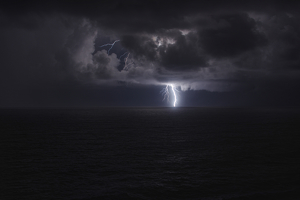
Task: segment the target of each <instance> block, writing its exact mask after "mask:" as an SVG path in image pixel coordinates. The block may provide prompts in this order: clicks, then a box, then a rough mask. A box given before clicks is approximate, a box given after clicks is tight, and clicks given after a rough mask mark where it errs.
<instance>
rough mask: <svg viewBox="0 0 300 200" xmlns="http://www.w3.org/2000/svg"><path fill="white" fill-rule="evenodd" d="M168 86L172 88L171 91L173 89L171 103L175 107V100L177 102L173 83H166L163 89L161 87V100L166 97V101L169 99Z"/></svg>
mask: <svg viewBox="0 0 300 200" xmlns="http://www.w3.org/2000/svg"><path fill="white" fill-rule="evenodd" d="M169 87H171V88H172V91H173V95H174V103H173V106H174V107H175V106H176V102H177V96H176V91H177V90H176V87H174V85H173V84H168V85H166V87H165V88H164V89H162V90H161V91H160V93H161V94H162V95H163V97H164V98H163V100H165V99H167V101H169V100H170V92H169Z"/></svg>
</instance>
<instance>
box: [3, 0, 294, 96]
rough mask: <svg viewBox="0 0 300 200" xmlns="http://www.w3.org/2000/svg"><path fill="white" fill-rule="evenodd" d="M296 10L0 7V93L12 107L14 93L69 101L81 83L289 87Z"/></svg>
mask: <svg viewBox="0 0 300 200" xmlns="http://www.w3.org/2000/svg"><path fill="white" fill-rule="evenodd" d="M298 9H299V3H297V2H286V1H285V3H284V2H283V1H282V2H281V1H276V2H271V1H269V2H268V1H264V2H261V1H243V2H241V1H227V2H224V1H209V2H203V1H201V2H196V1H189V0H188V1H184V2H179V3H178V2H177V1H158V0H157V1H134V0H129V1H117V0H114V1H85V2H84V3H83V2H82V1H49V2H42V1H23V2H14V1H9V2H8V1H7V2H2V3H0V29H1V32H0V42H1V46H0V64H1V67H0V73H1V74H0V83H1V85H0V90H1V92H3V94H6V95H5V96H7V97H5V98H6V100H7V102H9V101H10V100H11V99H16V97H17V96H18V95H21V94H22V95H23V97H25V96H26V94H27V95H28V96H32V98H29V97H28V99H29V100H28V101H30V99H34V97H39V94H43V96H47V97H49V96H51V94H53V95H54V96H60V95H63V94H64V93H65V94H68V92H66V91H73V92H70V96H72V97H75V96H76V95H73V94H74V93H75V92H74V91H77V90H78V91H80V92H79V93H81V94H83V93H84V92H83V90H84V89H82V88H85V87H84V86H83V85H87V84H88V85H89V87H90V86H91V85H97V86H99V87H100V85H101V86H107V85H123V84H125V85H126V84H129V85H130V84H144V85H164V84H166V83H169V82H172V83H173V84H175V85H176V86H178V87H181V89H182V90H184V91H186V90H189V89H191V90H209V91H214V92H215V91H229V90H234V91H246V90H247V91H252V90H255V89H253V88H259V87H261V88H264V87H266V88H275V87H278V85H280V82H281V81H282V82H283V83H288V84H287V85H289V86H288V87H289V88H293V85H294V84H295V83H297V82H298V81H299V80H300V75H299V72H298V70H299V69H300V28H299V23H300V15H299V14H298ZM116 40H120V42H117V43H116V44H115V46H113V47H112V46H110V45H107V46H105V47H101V46H102V45H103V44H112V43H113V42H114V41H116ZM111 47H112V48H111ZM109 48H111V50H110V52H108V49H109ZM262 80H263V81H262ZM290 80H293V81H290ZM269 82H272V84H269ZM275 82H276V84H275ZM273 83H274V84H273ZM290 83H291V84H290ZM249 88H250V89H249ZM295 88H297V87H295ZM85 89H86V88H85ZM42 90H43V91H44V92H41V91H42ZM266 90H267V89H266ZM283 90H284V89H281V91H283ZM45 91H49V95H46V93H47V92H45ZM54 91H60V92H54ZM93 91H94V90H93ZM270 91H273V90H270ZM275 91H276V90H274V93H272V94H275ZM291 91H292V89H291V90H289V92H288V94H292V92H291ZM107 94H108V93H107ZM253 94H254V95H255V94H258V93H255V92H253ZM22 95H21V96H22ZM110 95H111V94H110ZM67 96H68V95H67ZM271 96H272V95H271ZM70 98H71V97H70ZM70 98H66V99H70ZM37 99H39V98H37ZM40 99H41V98H40ZM49 99H51V98H50V97H49ZM57 99H59V98H57ZM3 101H4V100H3ZM45 101H46V100H45ZM57 101H59V100H57ZM66 101H67V100H66Z"/></svg>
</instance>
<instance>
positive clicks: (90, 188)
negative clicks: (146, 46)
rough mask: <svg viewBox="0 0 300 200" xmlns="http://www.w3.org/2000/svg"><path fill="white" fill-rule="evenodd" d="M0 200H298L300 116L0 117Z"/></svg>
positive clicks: (208, 112) (187, 111)
mask: <svg viewBox="0 0 300 200" xmlns="http://www.w3.org/2000/svg"><path fill="white" fill-rule="evenodd" d="M0 132H1V134H0V148H1V151H0V156H1V157H0V158H1V160H0V162H1V164H0V167H1V177H0V180H1V190H0V191H2V192H1V193H0V199H1V200H2V199H3V200H6V199H74V200H81V199H89V200H96V199H100V200H102V199H104V200H105V199H171V200H172V199H203V200H221V199H224V200H225V199H226V200H237V199H300V179H299V176H300V148H299V146H300V109H299V108H281V109H278V108H276V109H275V108H274V109H273V108H94V109H93V108H90V109H80V108H78V109H1V110H0Z"/></svg>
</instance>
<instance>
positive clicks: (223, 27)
mask: <svg viewBox="0 0 300 200" xmlns="http://www.w3.org/2000/svg"><path fill="white" fill-rule="evenodd" d="M212 18H213V20H216V23H218V24H220V25H219V27H214V28H210V29H205V30H202V31H200V33H199V38H200V45H201V46H203V49H204V50H205V51H206V52H207V53H208V54H209V55H211V56H216V57H232V56H236V55H239V54H242V53H244V52H246V51H249V50H253V49H255V48H256V47H259V46H263V45H266V44H267V38H266V37H265V35H264V34H263V33H260V32H258V30H257V28H256V22H255V21H254V19H251V18H250V17H249V16H248V15H247V14H230V15H219V16H213V17H212Z"/></svg>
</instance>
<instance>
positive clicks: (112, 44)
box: [100, 40, 120, 54]
mask: <svg viewBox="0 0 300 200" xmlns="http://www.w3.org/2000/svg"><path fill="white" fill-rule="evenodd" d="M119 41H120V40H116V41H114V42H113V43H111V44H104V45H101V46H100V48H101V47H105V46H111V47H110V48H109V49H108V50H107V54H109V51H110V50H111V49H112V48H113V47H114V45H115V43H116V42H119Z"/></svg>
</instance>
